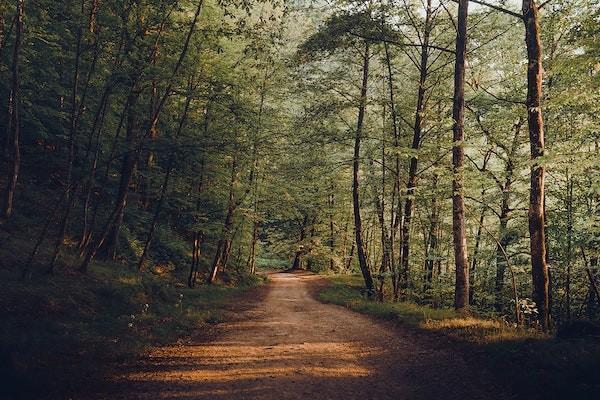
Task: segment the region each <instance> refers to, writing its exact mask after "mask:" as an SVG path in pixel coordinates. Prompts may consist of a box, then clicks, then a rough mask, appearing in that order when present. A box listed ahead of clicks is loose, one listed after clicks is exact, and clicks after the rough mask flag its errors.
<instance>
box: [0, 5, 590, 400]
mask: <svg viewBox="0 0 600 400" xmlns="http://www.w3.org/2000/svg"><path fill="white" fill-rule="evenodd" d="M599 104H600V7H599V6H598V4H596V2H595V1H592V0H548V1H535V0H522V2H520V1H516V0H514V1H495V0H489V1H480V0H471V1H469V0H452V1H450V0H447V1H446V0H385V1H384V0H381V1H376V0H367V1H357V0H315V1H309V0H305V1H303V0H295V1H294V0H288V1H284V0H168V1H165V0H68V1H61V2H56V1H52V0H5V1H2V2H1V3H0V139H1V140H0V147H1V150H2V156H1V159H0V161H1V163H0V190H1V198H0V207H1V208H0V279H1V281H2V290H1V291H0V318H1V319H2V324H1V325H2V326H1V327H0V364H1V365H0V374H2V375H3V376H4V378H5V380H6V382H9V383H10V384H8V385H5V387H6V388H7V389H6V390H7V396H9V398H11V396H12V397H14V398H39V396H40V393H44V392H45V391H48V392H47V393H56V397H57V398H60V397H61V396H62V395H65V396H66V393H79V394H81V393H84V394H85V393H86V387H87V388H93V387H95V386H94V385H100V386H101V384H100V383H98V382H100V377H101V376H102V377H104V376H110V375H111V374H112V373H113V372H114V371H112V370H111V367H110V365H114V363H115V362H117V363H119V362H125V361H126V360H131V359H135V358H136V357H139V356H140V354H143V353H144V352H145V351H147V350H148V349H149V348H152V347H153V346H157V345H159V344H166V343H173V342H175V341H177V340H178V339H179V338H181V337H183V336H186V335H189V334H191V332H193V331H196V330H198V329H199V330H200V331H203V330H207V331H208V330H209V327H211V326H218V325H219V324H220V323H223V322H226V321H228V320H229V318H231V314H232V312H231V311H229V312H228V311H227V310H228V309H230V308H232V307H233V308H232V309H237V308H236V307H238V306H239V305H240V304H245V303H246V302H248V298H249V297H248V296H250V297H253V298H254V297H256V298H259V297H260V296H261V295H259V293H262V291H265V290H266V291H268V290H269V289H268V288H269V287H270V286H269V285H270V283H269V282H268V281H269V278H267V275H268V274H267V272H265V271H268V273H269V274H271V273H272V271H273V270H278V269H281V270H291V271H299V270H306V271H310V272H312V273H316V274H322V275H324V276H326V278H323V279H326V280H327V281H328V282H329V284H328V286H327V285H317V286H319V287H321V288H323V287H325V286H327V288H325V289H323V291H322V292H320V294H318V295H317V298H318V299H320V300H321V301H324V302H326V303H335V304H339V305H344V306H346V307H348V308H350V309H352V310H354V311H358V312H363V313H367V314H371V315H372V316H375V317H377V318H383V319H392V320H397V321H400V322H401V324H405V325H406V326H410V327H412V328H411V329H413V328H414V329H421V330H425V331H427V330H429V331H435V332H437V334H441V335H445V336H447V337H450V338H453V339H452V340H457V341H459V342H460V343H462V344H461V345H460V346H463V347H461V349H462V350H460V351H467V350H465V349H469V348H474V347H478V346H479V347H482V348H483V347H485V346H488V347H489V348H492V347H494V346H496V347H494V349H493V350H492V351H493V352H494V353H493V354H501V353H503V352H505V353H507V352H508V353H510V354H512V355H511V357H513V356H514V358H510V357H509V358H504V359H503V358H502V357H505V356H498V357H500V359H502V360H503V361H499V364H498V365H499V367H498V368H502V367H500V365H505V366H506V365H510V364H511V363H519V362H521V361H523V360H524V359H528V360H530V361H531V360H533V361H531V363H532V364H531V365H529V366H528V368H529V369H530V370H529V372H523V374H524V376H525V377H526V379H532V380H535V379H538V378H539V377H540V376H541V377H542V378H540V379H542V381H544V380H546V381H545V382H548V385H549V386H548V387H547V388H546V389H545V390H547V392H544V389H539V390H537V391H533V390H532V391H531V392H527V391H524V392H522V393H521V395H522V396H526V397H527V398H537V397H535V396H537V395H539V396H540V397H539V398H552V395H551V394H549V393H551V391H553V393H554V395H556V396H558V395H559V394H560V395H561V396H562V395H569V394H573V395H574V396H575V397H573V398H581V399H584V398H595V396H596V394H598V392H597V389H598V386H597V380H598V377H599V376H600V370H599V369H598V368H599V361H598V360H599V359H600V358H598V357H599V356H600V343H599V342H598V341H599V340H600V267H599V265H598V260H599V257H600V171H599V168H600V149H599V144H600V118H599V117H598V115H600V110H599V108H598V107H599ZM259 286H261V287H263V288H262V289H261V288H258V287H259ZM265 293H266V292H265ZM263 295H265V294H264V293H263ZM257 296H258V297H257ZM265 296H267V295H265ZM236 304H237V306H234V305H236ZM211 329H212V328H211ZM430 333H431V332H430ZM430 333H427V334H430ZM453 346H454V345H453ZM502 346H506V347H502ZM511 346H513V347H511ZM488 347H485V348H488ZM486 351H487V350H486ZM508 353H507V354H508ZM490 354H492V353H490ZM515 354H516V355H515ZM563 356H564V359H563V358H561V357H563ZM536 357H537V358H536ZM550 359H552V361H548V360H550ZM488 362H489V361H488ZM502 362H505V363H506V364H502ZM56 365H63V366H64V369H63V368H62V367H61V368H60V369H57V367H56ZM545 368H546V369H545ZM532 371H534V372H532ZM540 371H541V372H540ZM544 371H545V372H544ZM538 372H539V376H538V375H537V374H538ZM531 374H533V375H531ZM515 375H516V372H515ZM561 378H565V383H564V384H561V385H558V386H557V384H556V382H557V380H560V379H561ZM465 379H466V378H465ZM499 379H500V378H499ZM506 379H507V380H513V382H514V380H515V379H517V378H515V377H511V376H508V377H506ZM594 381H596V383H593V382H594ZM86 385H90V386H86ZM525 385H526V384H525ZM594 385H595V386H594ZM25 387H26V388H27V389H23V388H25ZM90 390H91V389H90ZM94 390H95V389H94ZM544 393H546V394H544ZM1 395H3V393H0V396H1ZM542 395H543V396H542ZM65 398H66V397H65ZM77 398H85V396H84V397H81V396H79V397H77ZM157 398H159V397H157ZM518 398H521V397H518ZM523 398H525V397H523Z"/></svg>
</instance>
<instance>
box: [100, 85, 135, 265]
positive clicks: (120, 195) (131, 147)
mask: <svg viewBox="0 0 600 400" xmlns="http://www.w3.org/2000/svg"><path fill="white" fill-rule="evenodd" d="M139 96H140V92H139V90H135V91H134V93H132V95H131V97H130V99H129V100H128V102H129V108H128V116H127V134H126V138H125V140H126V142H127V152H126V153H125V155H124V157H123V164H122V166H121V179H120V181H119V190H118V192H117V201H116V204H117V207H118V210H117V216H116V219H115V221H114V223H112V224H111V226H110V230H109V232H108V234H107V237H106V241H105V242H104V251H105V256H106V257H107V258H108V259H111V260H114V259H115V258H116V256H117V251H118V248H119V233H120V230H121V223H122V222H123V217H124V214H125V208H126V207H127V201H128V197H129V185H130V184H131V179H132V177H133V173H134V171H135V168H136V165H137V162H138V159H139V153H138V151H137V141H138V136H139V126H138V118H137V117H138V116H137V113H138V109H137V107H136V105H137V103H138V100H139Z"/></svg>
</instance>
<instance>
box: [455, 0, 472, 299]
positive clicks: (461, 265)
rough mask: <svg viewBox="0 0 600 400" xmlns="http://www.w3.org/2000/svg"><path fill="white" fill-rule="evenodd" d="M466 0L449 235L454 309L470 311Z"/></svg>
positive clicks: (462, 0) (465, 2) (459, 36)
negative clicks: (467, 209)
mask: <svg viewBox="0 0 600 400" xmlns="http://www.w3.org/2000/svg"><path fill="white" fill-rule="evenodd" d="M468 7H469V0H459V1H458V22H457V29H456V64H455V66H454V104H453V108H452V118H453V120H454V127H453V133H454V135H453V144H452V167H453V177H452V236H453V239H454V240H453V241H454V263H455V268H456V282H455V288H454V308H455V309H457V310H468V308H469V261H468V259H467V237H466V233H465V231H466V229H465V200H464V194H463V190H464V187H463V186H464V184H463V169H464V161H465V151H464V147H463V142H464V140H465V133H464V128H465V56H466V52H467V17H468V12H469V11H468Z"/></svg>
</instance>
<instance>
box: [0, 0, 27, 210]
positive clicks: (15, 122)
mask: <svg viewBox="0 0 600 400" xmlns="http://www.w3.org/2000/svg"><path fill="white" fill-rule="evenodd" d="M24 3H25V2H24V0H17V13H16V16H15V45H14V49H13V59H12V79H11V92H12V96H11V98H12V113H10V126H11V127H12V135H9V137H10V139H9V146H8V148H9V149H10V151H9V154H10V167H9V172H8V179H7V184H6V188H5V189H4V195H3V196H2V197H3V199H2V201H3V203H2V210H0V211H1V216H2V217H4V218H7V219H8V218H10V217H11V215H12V214H13V209H14V197H15V191H16V189H17V181H18V180H19V174H20V172H21V144H20V140H21V110H20V108H21V76H20V65H19V62H20V60H19V57H20V55H21V46H22V44H23V18H24V17H25V6H24Z"/></svg>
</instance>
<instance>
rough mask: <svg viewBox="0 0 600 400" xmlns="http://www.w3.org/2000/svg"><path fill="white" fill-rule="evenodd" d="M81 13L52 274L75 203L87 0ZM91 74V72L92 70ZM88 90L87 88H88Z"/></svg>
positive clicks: (83, 1)
mask: <svg viewBox="0 0 600 400" xmlns="http://www.w3.org/2000/svg"><path fill="white" fill-rule="evenodd" d="M80 11H81V15H80V21H79V26H78V28H77V39H76V45H75V60H74V63H73V64H74V67H73V87H72V90H71V119H70V126H69V156H68V159H67V174H66V180H65V186H66V190H67V201H66V203H65V206H66V207H65V210H64V215H63V218H62V219H61V223H60V228H59V233H58V235H57V237H56V241H55V244H54V251H53V253H52V257H51V259H50V264H49V266H48V270H47V273H49V274H51V273H53V272H54V267H55V264H56V262H57V261H58V258H59V257H60V250H61V248H62V245H63V243H64V241H65V235H66V232H67V225H68V223H69V216H70V215H71V209H72V208H73V206H74V203H75V197H76V194H77V193H76V191H75V190H72V189H73V188H72V187H71V186H72V182H73V165H74V163H75V150H76V145H77V128H78V125H79V117H80V115H81V114H80V112H81V106H80V104H79V103H78V102H77V96H78V93H79V76H80V64H81V52H82V51H81V47H82V41H83V23H84V22H83V13H84V12H85V0H81V10H80ZM90 74H91V72H90ZM86 90H87V88H86Z"/></svg>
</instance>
